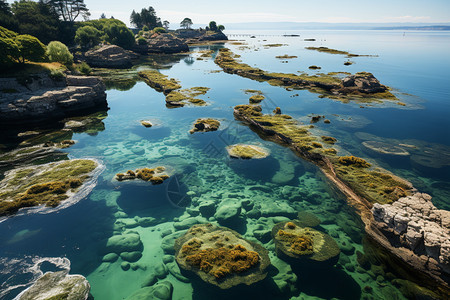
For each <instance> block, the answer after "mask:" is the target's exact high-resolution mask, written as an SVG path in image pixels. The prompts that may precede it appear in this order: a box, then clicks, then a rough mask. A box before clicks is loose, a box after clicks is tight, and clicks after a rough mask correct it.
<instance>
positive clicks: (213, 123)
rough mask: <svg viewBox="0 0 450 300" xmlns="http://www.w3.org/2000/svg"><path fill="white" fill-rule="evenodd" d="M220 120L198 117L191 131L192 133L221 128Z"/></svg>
mask: <svg viewBox="0 0 450 300" xmlns="http://www.w3.org/2000/svg"><path fill="white" fill-rule="evenodd" d="M219 126H220V122H219V121H218V120H216V119H212V118H206V119H197V121H195V123H194V126H193V128H192V129H191V130H190V131H189V132H190V133H191V134H192V133H194V132H208V131H216V130H217V129H219Z"/></svg>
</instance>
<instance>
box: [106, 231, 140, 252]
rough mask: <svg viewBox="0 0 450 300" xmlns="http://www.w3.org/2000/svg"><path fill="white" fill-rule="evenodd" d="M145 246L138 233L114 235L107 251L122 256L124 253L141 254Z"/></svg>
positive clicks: (107, 244)
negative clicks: (136, 252)
mask: <svg viewBox="0 0 450 300" xmlns="http://www.w3.org/2000/svg"><path fill="white" fill-rule="evenodd" d="M142 249H143V244H142V241H141V237H140V236H139V234H138V233H137V232H130V233H124V234H120V235H114V236H112V237H110V238H109V239H108V241H107V242H106V251H108V252H112V253H117V254H120V253H122V252H135V251H138V252H141V251H142Z"/></svg>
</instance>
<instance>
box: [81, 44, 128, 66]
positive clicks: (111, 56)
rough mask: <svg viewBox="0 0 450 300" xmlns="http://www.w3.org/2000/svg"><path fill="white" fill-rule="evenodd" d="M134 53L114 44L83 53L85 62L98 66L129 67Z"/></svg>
mask: <svg viewBox="0 0 450 300" xmlns="http://www.w3.org/2000/svg"><path fill="white" fill-rule="evenodd" d="M135 55H136V54H134V53H132V52H131V51H127V50H125V49H123V48H122V47H119V46H116V45H105V46H102V47H101V48H99V49H97V50H89V51H87V52H86V53H85V54H84V58H85V60H86V62H87V63H88V64H89V65H90V66H92V67H98V68H118V69H122V68H129V67H131V65H132V63H131V59H132V57H134V56H135Z"/></svg>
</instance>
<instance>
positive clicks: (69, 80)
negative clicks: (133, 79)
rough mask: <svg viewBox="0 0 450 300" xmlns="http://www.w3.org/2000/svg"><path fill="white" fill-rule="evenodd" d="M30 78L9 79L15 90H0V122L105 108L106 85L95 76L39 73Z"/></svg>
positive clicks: (37, 120)
mask: <svg viewBox="0 0 450 300" xmlns="http://www.w3.org/2000/svg"><path fill="white" fill-rule="evenodd" d="M30 80H31V83H29V84H27V85H25V86H24V85H22V86H21V84H20V83H19V82H18V80H17V79H11V80H9V86H11V87H13V89H14V90H15V91H16V92H14V93H1V92H0V124H30V123H42V122H48V121H51V120H55V119H62V118H64V117H67V116H70V115H74V114H76V113H78V112H80V111H87V110H92V109H94V108H99V107H103V108H105V107H107V102H106V93H105V90H106V87H105V85H104V83H103V81H102V80H101V79H100V78H99V77H85V76H67V77H65V78H63V79H62V80H60V81H55V80H52V79H50V78H49V77H48V76H47V75H39V76H37V78H36V77H35V78H30ZM19 86H21V87H20V88H19V89H16V88H15V87H19Z"/></svg>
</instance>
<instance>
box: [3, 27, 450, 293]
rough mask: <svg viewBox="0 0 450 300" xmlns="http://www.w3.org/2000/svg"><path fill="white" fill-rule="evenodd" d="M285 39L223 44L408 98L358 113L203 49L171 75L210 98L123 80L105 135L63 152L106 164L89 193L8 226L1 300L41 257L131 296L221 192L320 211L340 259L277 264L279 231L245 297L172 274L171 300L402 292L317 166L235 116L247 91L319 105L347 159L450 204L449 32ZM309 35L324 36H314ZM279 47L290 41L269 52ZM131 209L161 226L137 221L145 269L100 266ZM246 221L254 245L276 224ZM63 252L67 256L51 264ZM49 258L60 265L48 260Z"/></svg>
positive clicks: (302, 109)
mask: <svg viewBox="0 0 450 300" xmlns="http://www.w3.org/2000/svg"><path fill="white" fill-rule="evenodd" d="M236 33H239V32H236ZM284 33H288V34H291V33H292V32H281V33H280V32H264V33H262V32H254V34H266V35H267V36H259V35H257V36H256V38H254V39H253V38H249V37H248V36H247V37H234V38H235V39H239V40H241V39H242V40H245V42H246V43H247V44H248V45H246V46H247V47H248V48H245V49H243V48H240V47H241V46H242V45H230V44H229V45H227V47H230V48H231V49H232V50H233V51H234V52H236V53H238V54H240V55H241V56H242V60H243V61H244V62H246V63H248V64H250V65H256V66H258V67H260V68H261V69H264V70H270V71H279V72H285V73H288V72H292V73H295V72H297V71H306V72H309V73H315V71H311V70H308V66H310V65H318V66H321V67H322V70H320V71H319V72H324V73H326V72H331V71H347V72H352V73H355V72H358V71H368V72H372V73H373V74H374V75H375V76H376V77H377V78H378V79H379V80H380V81H381V82H382V83H383V84H386V85H388V86H390V87H392V88H393V89H394V92H395V93H396V94H397V95H398V97H399V98H401V100H402V101H403V102H405V103H406V104H407V106H406V107H401V106H398V105H389V104H375V105H373V106H370V107H368V106H366V107H365V108H360V104H354V103H350V104H344V103H341V102H337V101H333V100H330V99H320V98H318V97H317V94H313V93H310V92H308V91H287V90H285V89H283V88H280V87H274V86H270V85H269V84H267V83H260V82H256V81H252V80H249V79H246V78H241V77H238V76H236V75H229V74H225V73H223V72H218V73H217V72H211V71H213V70H220V68H219V67H218V66H217V65H215V64H214V62H213V61H212V60H211V59H208V60H196V57H198V56H199V54H198V53H196V52H195V51H197V50H201V49H205V48H204V47H203V48H201V49H200V48H196V49H194V50H195V51H194V53H193V54H190V56H188V57H180V58H179V59H177V60H176V62H175V63H174V64H173V65H172V66H171V67H170V68H164V69H162V70H161V72H162V73H164V74H167V75H168V76H169V77H171V78H176V79H178V80H179V81H180V83H181V84H182V86H183V87H184V88H189V87H194V86H206V87H209V88H211V90H210V91H209V92H208V93H207V94H206V95H205V96H201V97H202V98H203V99H204V100H206V101H207V102H208V103H209V105H208V106H206V107H184V108H177V109H168V108H166V106H165V101H164V99H165V97H164V95H163V94H161V93H158V92H156V91H154V90H153V89H151V88H150V87H148V86H147V85H146V84H145V83H143V82H137V83H136V84H135V85H134V86H133V84H131V85H130V88H131V89H129V90H125V91H124V90H123V88H122V90H116V89H110V90H108V92H107V93H108V103H109V107H110V110H109V111H108V116H107V118H106V119H104V120H103V123H104V128H105V129H104V130H103V131H100V132H98V133H97V134H91V135H89V134H87V133H83V132H82V133H75V134H74V135H73V139H74V140H77V144H76V145H74V146H72V147H70V148H68V149H66V150H65V151H67V153H68V154H69V156H70V157H74V158H82V157H95V158H98V159H100V160H101V161H102V162H103V163H104V164H105V165H106V170H105V171H104V172H103V173H102V174H101V175H100V178H99V181H98V185H97V186H96V188H95V189H94V190H93V192H92V193H91V195H89V196H88V197H86V198H85V199H83V200H82V201H80V202H78V203H77V204H75V205H73V206H71V207H69V208H66V209H64V210H60V211H58V212H55V213H52V214H45V215H41V214H31V215H24V216H18V217H12V218H9V219H8V220H6V221H4V222H2V223H0V237H1V238H0V282H2V283H1V285H0V289H1V290H2V292H1V294H0V298H5V299H12V298H14V297H15V295H17V294H18V293H19V292H20V291H21V290H23V289H24V288H25V287H26V286H27V284H29V283H30V282H32V280H33V279H35V278H36V277H37V276H38V275H39V274H40V273H39V272H38V271H36V270H35V271H30V268H31V267H32V266H36V265H37V264H39V265H41V269H42V270H41V271H43V272H45V271H46V270H53V269H61V268H69V267H70V268H71V273H78V274H82V275H84V276H86V277H87V279H88V280H89V282H90V284H91V287H92V289H91V293H92V295H93V296H94V298H95V299H125V298H127V297H128V296H130V295H131V294H133V293H134V292H136V291H138V290H139V289H140V288H141V284H142V283H143V282H144V281H145V279H146V278H147V277H148V276H149V275H150V274H151V273H152V272H154V268H155V266H156V265H157V264H158V263H160V262H161V261H162V258H163V255H164V253H163V250H162V248H161V247H160V244H161V240H162V237H161V233H162V232H164V231H167V230H174V227H173V224H174V222H175V221H182V220H184V219H186V218H188V217H190V215H189V212H190V213H192V210H191V208H193V207H194V206H195V205H196V204H198V203H201V202H203V201H207V200H213V201H215V202H216V203H220V202H221V201H223V200H225V199H252V200H253V201H254V202H255V203H258V204H260V205H262V206H268V205H270V204H271V203H273V202H275V203H277V204H280V205H287V206H289V207H291V208H292V209H294V210H296V211H310V212H313V213H314V214H315V215H316V216H318V217H319V218H320V219H321V220H322V225H321V229H322V230H323V231H325V232H328V233H329V234H330V235H332V236H333V237H334V238H335V239H336V241H337V242H338V244H339V245H340V246H341V248H343V249H344V251H343V252H342V253H341V256H340V259H339V263H338V264H337V265H336V266H335V267H333V268H329V269H326V270H315V269H305V270H304V272H302V273H300V274H296V275H294V274H293V273H292V270H291V268H290V267H289V265H288V264H286V263H285V262H283V261H282V260H280V259H277V258H276V255H275V253H274V245H273V243H272V242H271V241H270V239H269V240H268V241H267V240H266V241H264V242H265V244H264V246H265V247H266V248H267V249H268V250H270V257H271V260H272V264H273V266H274V267H273V268H270V272H269V275H268V278H267V279H266V281H264V282H265V284H264V285H255V286H250V287H248V288H247V289H244V290H240V291H239V292H236V291H220V292H219V291H217V290H209V289H208V288H205V287H204V286H202V285H198V284H197V283H195V282H194V283H192V284H191V283H185V282H182V281H179V280H177V279H176V278H175V277H174V276H173V275H171V274H169V275H168V276H167V278H166V279H165V280H169V281H170V282H171V283H172V284H173V286H174V293H173V299H192V298H194V299H210V298H211V297H212V296H214V297H218V298H224V299H225V298H230V297H235V298H242V299H244V298H246V299H249V297H250V299H252V298H253V299H254V298H256V297H261V298H267V295H270V298H271V299H290V298H291V297H295V299H306V298H315V299H317V298H324V299H329V298H332V297H335V298H340V299H359V298H371V297H374V298H390V299H393V298H398V299H402V298H404V297H405V295H402V293H401V292H400V290H399V289H397V287H396V286H395V285H393V284H392V282H391V281H390V280H392V279H393V278H396V277H397V276H400V273H402V272H401V270H390V269H389V267H386V266H384V267H383V266H379V265H374V266H372V267H369V268H368V269H363V268H361V267H360V266H359V264H358V262H357V254H356V253H357V252H358V251H360V252H362V253H363V252H365V251H368V248H367V246H363V236H364V235H363V228H362V224H361V222H360V220H359V219H358V217H357V215H356V214H355V213H354V211H352V209H351V208H349V207H348V206H346V203H345V200H343V199H342V198H340V197H339V196H338V195H336V194H335V193H333V192H332V191H331V190H330V188H329V187H328V185H327V183H326V182H325V181H323V179H322V178H321V176H320V173H319V172H318V170H317V168H316V167H314V166H313V165H311V164H309V163H306V162H304V161H302V160H301V159H300V158H298V157H296V156H295V155H294V154H293V153H292V152H291V151H290V150H289V149H286V148H284V147H282V146H280V145H277V144H274V143H272V142H269V141H265V140H263V139H261V138H260V137H259V136H258V135H257V134H256V133H254V132H253V131H251V129H249V128H248V127H247V126H245V125H243V124H241V123H240V122H237V121H235V120H234V118H233V110H232V108H233V107H234V106H235V105H238V104H245V103H247V102H248V97H249V95H246V94H245V93H244V91H243V90H245V89H257V90H261V91H263V93H264V95H265V96H266V100H264V102H263V103H262V104H263V108H264V110H265V112H271V111H272V110H273V108H274V107H276V106H279V107H281V109H282V111H283V113H286V114H290V115H292V116H293V117H295V118H297V119H299V120H300V121H303V122H305V123H308V122H309V118H308V115H310V114H312V113H314V114H320V115H325V116H326V117H327V118H329V119H330V120H331V124H328V125H327V124H323V123H317V126H316V129H315V132H316V133H318V134H321V135H330V136H334V137H336V138H338V140H339V143H338V144H337V146H338V148H339V150H340V151H342V152H341V153H343V154H344V153H347V152H350V153H352V154H354V155H358V156H362V157H365V158H367V159H369V160H371V161H373V162H376V163H377V164H378V165H380V166H383V167H385V168H386V169H388V170H390V171H392V172H394V173H395V174H398V175H400V176H402V177H405V178H407V179H409V180H411V181H412V182H413V183H414V185H415V186H416V187H417V188H418V189H419V190H421V191H424V192H428V193H430V194H432V195H433V197H434V198H433V201H434V203H435V205H436V206H438V207H440V208H442V209H450V202H449V200H448V199H449V196H450V184H449V182H450V167H449V165H448V164H449V162H448V161H445V159H444V158H445V153H447V154H448V153H450V150H449V149H450V118H448V116H449V112H450V102H448V99H450V80H449V78H448V74H447V71H448V70H449V69H450V57H449V56H448V50H449V49H450V34H449V33H445V32H444V33H442V32H407V33H406V34H405V35H404V34H403V32H398V31H309V32H295V33H299V34H300V35H301V37H300V38H298V37H282V36H280V34H284ZM275 34H276V35H275ZM304 38H315V39H317V41H316V42H306V41H303V39H304ZM264 40H266V41H264ZM273 43H281V44H286V45H285V46H282V47H276V48H265V47H263V45H265V44H273ZM307 46H327V47H329V48H335V49H339V50H348V51H350V52H352V53H356V54H373V55H378V57H356V58H353V59H352V61H354V62H355V64H353V65H351V66H344V65H343V63H344V62H345V61H346V60H347V59H346V58H345V57H344V56H341V55H330V54H326V53H318V52H315V51H308V50H305V49H304V47H307ZM218 47H220V46H214V47H213V48H214V49H216V48H218ZM256 49H257V51H255V50H256ZM284 54H289V55H296V56H298V58H297V59H292V60H289V61H288V63H282V62H281V60H279V59H276V58H275V56H277V55H284ZM295 94H298V96H294V95H295ZM200 117H212V118H217V119H219V120H220V121H221V123H222V125H221V128H220V130H219V131H217V132H211V133H205V134H202V133H197V134H193V135H191V134H189V132H188V131H189V129H190V128H191V126H192V123H193V122H194V121H195V120H196V119H197V118H200ZM143 119H150V120H152V121H153V122H154V123H155V124H156V125H155V126H154V127H152V128H144V127H142V126H141V125H140V123H139V121H140V120H143ZM362 133H365V135H364V134H362ZM367 134H370V135H371V136H369V137H370V138H369V139H372V140H382V141H386V142H390V143H397V144H398V143H404V144H412V145H415V146H416V147H419V148H420V149H425V147H428V148H426V149H425V150H423V151H431V152H432V153H433V155H431V156H432V158H433V159H434V160H437V164H438V166H439V168H432V167H429V166H426V165H421V164H417V163H414V161H413V160H411V159H409V158H408V159H404V160H399V159H396V158H391V157H385V156H382V155H376V154H374V153H371V152H369V151H368V150H367V149H366V148H365V147H364V146H363V145H362V144H361V142H362V141H364V137H365V136H367ZM235 143H251V144H256V145H261V146H263V147H266V148H268V149H269V150H270V152H271V155H270V156H269V158H267V159H264V160H261V161H256V162H255V161H236V160H230V159H229V158H228V157H227V155H226V151H225V147H226V146H227V145H231V144H235ZM159 165H163V166H166V167H168V169H169V170H170V171H171V174H172V177H171V179H170V180H168V181H166V182H165V183H164V184H163V185H159V186H148V185H146V184H139V183H117V182H115V181H114V180H113V177H114V175H115V174H116V173H118V172H123V171H126V170H128V169H135V168H138V167H145V166H159ZM277 172H278V174H277ZM280 173H281V174H283V176H281V177H282V178H281V179H280V180H275V179H274V176H276V175H277V176H278V175H280ZM287 174H291V175H289V176H288V175H287ZM192 214H194V213H192ZM135 217H154V218H156V219H157V220H158V221H157V224H156V225H154V226H151V227H141V226H138V227H135V228H132V230H134V231H137V232H138V233H139V234H140V237H141V240H142V242H143V244H144V250H143V256H142V258H141V259H140V260H139V261H138V264H139V268H138V269H137V270H131V269H130V270H128V271H124V270H122V269H121V267H120V264H121V262H122V261H121V259H120V258H119V259H118V261H116V262H114V263H105V262H103V263H102V257H103V255H104V254H105V253H104V247H105V243H106V240H107V239H108V238H109V237H111V236H112V235H113V234H117V233H118V232H119V229H118V227H117V225H115V224H117V222H118V220H119V222H120V221H124V220H125V221H127V220H128V221H130V219H133V218H135ZM243 217H244V221H243V222H242V223H241V224H234V225H232V227H234V229H236V230H238V231H239V232H240V233H242V234H243V235H244V237H246V238H248V239H253V240H256V239H255V237H254V235H253V232H254V230H256V229H270V227H269V228H267V227H268V226H271V225H270V224H273V223H271V222H273V221H271V220H270V218H268V219H265V220H262V219H252V218H250V217H245V214H244V215H243ZM278 219H279V218H278ZM276 220H277V219H276V218H275V221H276ZM55 258H67V259H68V260H63V261H61V260H57V261H56V262H55ZM46 259H47V260H48V261H50V262H47V263H44V264H40V262H41V261H42V260H46ZM69 261H70V266H69ZM53 265H56V267H55V266H53ZM380 268H381V269H382V272H381V271H380ZM383 268H384V269H383ZM283 282H286V284H283ZM267 283H269V284H267ZM369 290H370V291H369Z"/></svg>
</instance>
